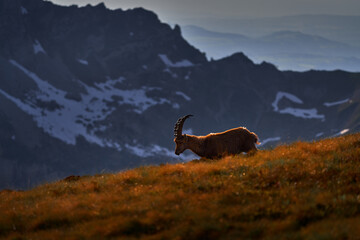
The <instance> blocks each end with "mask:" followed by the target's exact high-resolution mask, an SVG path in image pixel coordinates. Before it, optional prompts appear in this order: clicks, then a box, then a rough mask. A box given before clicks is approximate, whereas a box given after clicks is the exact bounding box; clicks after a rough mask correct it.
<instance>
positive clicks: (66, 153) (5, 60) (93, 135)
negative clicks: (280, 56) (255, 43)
mask: <svg viewBox="0 0 360 240" xmlns="http://www.w3.org/2000/svg"><path fill="white" fill-rule="evenodd" d="M0 42H1V45H0V133H1V134H0V189H3V188H22V189H24V188H30V187H33V186H36V185H37V184H40V183H43V182H46V181H53V180H58V179H61V178H64V177H66V176H69V175H87V174H96V173H100V172H104V171H105V172H115V171H119V170H122V169H128V168H132V167H136V166H141V165H148V164H160V163H174V162H179V161H187V160H191V159H193V158H194V156H193V155H190V154H189V152H188V151H186V152H185V153H186V155H184V156H183V157H182V158H178V157H177V156H175V155H174V153H173V150H174V143H173V127H174V123H175V122H176V120H177V119H178V118H179V117H180V116H183V115H185V114H194V115H195V117H194V118H191V119H189V120H187V122H186V123H185V126H184V130H185V132H186V133H188V134H192V133H193V134H196V135H204V134H208V133H210V132H219V131H224V130H226V129H229V128H233V127H238V126H246V127H247V128H248V129H249V130H251V131H254V132H256V133H257V134H258V135H259V137H260V141H261V142H262V145H260V147H262V148H266V147H271V146H275V145H276V144H278V143H286V142H292V141H296V140H317V139H320V138H324V137H332V136H339V135H342V134H347V133H352V132H358V131H359V130H360V105H359V102H360V74H359V73H351V72H346V71H340V70H337V71H307V72H304V73H302V72H292V71H279V70H278V69H277V68H276V67H275V66H274V65H273V64H272V63H267V62H262V63H259V64H255V63H254V62H253V61H252V60H251V59H249V58H248V57H247V56H246V54H244V53H242V52H237V53H234V54H232V55H231V56H228V57H224V58H221V59H218V60H208V59H207V58H206V55H205V53H203V52H201V51H199V50H198V49H197V48H195V47H194V46H192V45H191V44H190V43H189V42H187V40H186V39H184V37H183V30H182V28H181V27H179V26H178V25H175V26H170V25H169V24H167V23H164V22H161V21H160V20H159V18H158V16H157V15H156V13H154V12H151V11H148V10H145V9H143V8H136V9H132V10H126V11H125V10H121V9H117V10H110V9H107V8H106V7H105V5H104V4H99V5H96V6H90V5H89V6H85V7H77V6H70V7H64V6H57V5H55V4H53V3H51V2H47V1H42V0H0Z"/></svg>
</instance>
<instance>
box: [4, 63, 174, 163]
mask: <svg viewBox="0 0 360 240" xmlns="http://www.w3.org/2000/svg"><path fill="white" fill-rule="evenodd" d="M9 62H10V63H11V64H12V65H14V66H15V67H17V68H18V69H19V70H21V71H22V72H24V73H25V74H26V75H27V76H28V77H29V78H30V79H32V80H33V81H34V82H35V83H36V85H37V87H38V90H36V91H35V92H34V93H31V94H29V93H28V94H27V95H26V99H25V100H20V99H18V98H15V97H13V96H11V95H10V94H8V93H6V92H5V91H3V90H1V89H0V94H2V95H3V96H4V97H6V98H7V99H9V100H10V101H12V102H13V103H15V104H16V105H17V106H18V107H19V108H20V109H21V110H22V111H24V112H26V113H27V114H29V115H31V116H32V117H33V119H34V121H35V122H36V123H37V126H38V127H40V128H42V129H43V130H44V131H45V132H46V133H48V134H49V135H50V136H52V137H54V138H57V139H60V140H61V141H63V142H65V143H67V144H71V145H75V144H76V138H77V137H78V136H83V137H84V138H85V139H86V140H87V141H88V142H90V143H93V144H97V145H99V146H101V147H109V148H114V149H116V150H118V151H122V150H123V147H122V146H121V145H120V144H119V143H118V142H116V141H114V140H112V139H103V138H101V137H98V136H97V135H96V132H99V131H106V130H107V129H108V128H109V127H111V126H106V125H103V124H102V123H101V121H103V120H105V119H106V118H107V117H108V116H109V115H110V114H111V113H112V112H113V111H114V110H115V109H116V108H115V107H113V106H109V105H108V103H114V102H116V103H117V104H119V105H125V104H126V105H129V106H131V108H132V111H133V112H135V113H137V114H141V113H143V112H144V111H146V110H147V109H148V108H150V107H152V106H155V105H158V104H170V105H171V106H172V107H174V108H177V107H179V105H178V104H177V103H172V102H171V101H169V100H167V99H164V98H156V99H155V98H150V97H148V96H147V94H146V93H147V92H149V91H153V90H161V89H160V88H154V87H142V88H140V89H131V90H122V89H118V88H117V87H115V85H117V84H121V83H122V82H123V81H124V80H125V78H123V77H119V78H117V79H110V78H107V81H106V82H102V83H96V84H95V87H92V86H88V85H86V84H85V83H83V82H81V81H78V83H79V84H80V85H81V86H83V87H84V89H85V90H86V94H81V101H76V100H72V99H68V98H66V97H65V96H66V94H67V92H65V91H63V90H61V89H58V88H56V87H54V86H53V85H51V84H50V83H48V82H47V81H45V80H43V79H41V78H40V77H38V76H37V75H36V74H35V73H33V72H31V71H29V70H28V69H26V68H25V67H23V66H22V65H20V64H19V63H18V62H16V61H15V60H9ZM116 96H117V97H119V98H116V99H120V100H114V97H116ZM39 101H40V102H42V103H47V104H50V103H51V104H52V106H55V107H53V108H51V109H47V108H43V107H42V108H41V107H39V106H37V104H38V102H39ZM95 123H96V124H95ZM90 126H91V127H90ZM92 126H96V127H92ZM125 148H127V149H128V150H130V151H131V152H133V153H134V154H136V155H138V156H144V157H146V156H153V155H154V154H155V152H156V153H157V154H161V155H167V156H168V155H170V151H169V150H168V149H165V148H163V147H160V146H157V145H153V146H151V147H139V146H131V145H128V144H126V145H125ZM142 149H143V150H142ZM145 152H146V153H145ZM171 155H173V154H171Z"/></svg>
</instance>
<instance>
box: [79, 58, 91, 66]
mask: <svg viewBox="0 0 360 240" xmlns="http://www.w3.org/2000/svg"><path fill="white" fill-rule="evenodd" d="M77 61H78V62H79V63H81V64H84V65H89V63H88V61H86V60H84V59H77Z"/></svg>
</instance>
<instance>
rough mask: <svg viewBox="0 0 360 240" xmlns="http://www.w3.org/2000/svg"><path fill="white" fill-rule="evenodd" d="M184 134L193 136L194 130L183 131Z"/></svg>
mask: <svg viewBox="0 0 360 240" xmlns="http://www.w3.org/2000/svg"><path fill="white" fill-rule="evenodd" d="M183 134H188V135H192V134H193V130H192V129H191V128H188V129H184V130H183Z"/></svg>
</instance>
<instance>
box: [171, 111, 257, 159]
mask: <svg viewBox="0 0 360 240" xmlns="http://www.w3.org/2000/svg"><path fill="white" fill-rule="evenodd" d="M190 116H192V115H186V116H184V117H182V118H179V120H178V121H177V123H176V124H175V139H174V142H175V143H176V148H175V154H177V155H179V154H181V153H182V152H184V151H185V150H186V149H190V150H191V151H193V152H194V153H195V154H197V155H199V156H200V157H205V158H219V157H223V156H226V155H235V154H240V153H242V152H246V153H248V152H250V151H256V150H257V148H256V144H258V137H257V135H256V134H255V133H253V132H250V131H249V130H247V129H246V128H243V127H238V128H233V129H229V130H227V131H225V132H221V133H210V134H208V135H206V136H194V135H187V134H182V127H183V125H184V122H185V120H186V119H187V118H189V117H190Z"/></svg>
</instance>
